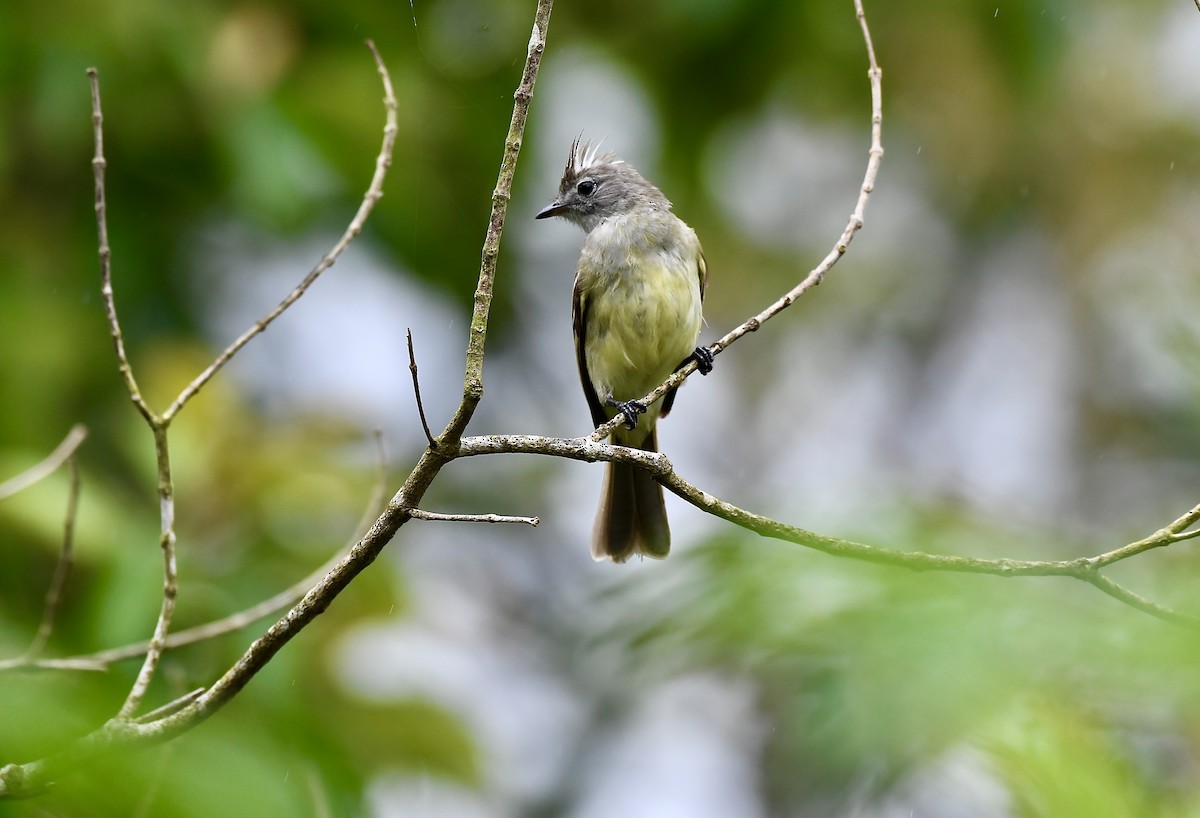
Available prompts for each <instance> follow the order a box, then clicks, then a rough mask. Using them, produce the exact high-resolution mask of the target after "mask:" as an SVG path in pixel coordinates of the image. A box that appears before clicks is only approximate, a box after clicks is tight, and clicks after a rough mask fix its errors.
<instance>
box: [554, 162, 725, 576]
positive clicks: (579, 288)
mask: <svg viewBox="0 0 1200 818" xmlns="http://www.w3.org/2000/svg"><path fill="white" fill-rule="evenodd" d="M550 216H562V217H564V218H566V219H568V220H569V221H572V222H574V223H575V224H577V225H579V226H580V227H581V228H583V230H584V232H585V233H586V234H587V235H586V237H585V239H584V242H583V249H582V251H581V253H580V256H579V265H578V267H577V269H576V275H575V290H574V298H573V300H572V313H573V317H574V329H575V353H576V358H577V360H578V363H579V377H580V380H581V381H582V383H583V392H584V395H585V396H586V398H587V402H588V407H589V408H590V409H591V413H592V422H593V423H595V424H596V425H600V424H601V423H604V422H605V421H607V420H609V419H610V418H612V417H614V416H616V415H617V414H618V413H621V414H623V415H624V416H625V419H626V423H625V425H624V426H623V427H618V428H617V431H616V432H614V433H613V436H612V439H613V441H614V442H615V443H618V444H620V445H623V446H630V447H635V448H640V449H643V450H645V451H657V450H658V436H657V434H656V430H655V424H656V422H657V420H658V418H659V417H661V416H665V415H666V414H667V412H668V411H670V408H671V404H672V403H673V401H674V399H675V393H674V391H671V392H670V393H668V394H667V395H666V397H665V398H663V399H662V400H660V401H656V402H655V403H653V404H651V405H650V406H642V405H641V404H639V403H637V399H638V398H641V397H643V396H644V395H646V394H647V393H648V392H650V391H651V390H652V389H654V387H656V386H658V385H659V384H660V383H662V382H663V381H664V380H666V379H667V377H668V376H669V375H670V374H671V373H672V372H673V371H674V370H675V369H677V368H678V367H679V366H680V365H681V364H683V363H684V362H685V361H687V359H688V358H689V357H691V356H692V355H693V354H697V355H698V358H699V360H700V362H701V366H702V371H707V369H708V365H709V364H710V363H711V360H712V358H711V355H708V354H707V352H706V351H705V350H696V341H697V339H698V338H699V335H700V326H701V323H702V317H701V304H702V301H703V298H704V289H705V286H706V284H707V281H708V269H707V266H706V265H705V262H704V254H703V252H701V249H700V241H699V240H698V239H697V238H696V233H695V231H693V230H692V229H691V228H690V227H688V226H687V225H686V224H684V223H683V221H681V220H680V219H679V218H678V217H677V216H675V215H674V214H673V213H671V203H670V201H668V200H667V198H666V197H665V196H664V195H663V194H662V192H661V191H660V190H659V189H658V188H656V187H655V186H654V185H652V184H650V183H649V182H647V181H646V180H645V179H644V178H642V175H641V174H640V173H638V172H637V171H636V170H634V168H633V167H631V166H630V165H627V164H625V163H624V162H622V161H621V160H619V159H617V158H615V157H614V156H613V155H612V154H611V153H606V154H603V155H600V154H599V153H598V151H597V150H596V149H594V148H593V147H592V146H591V145H590V144H584V145H580V144H579V140H578V139H576V140H575V141H574V142H573V143H572V145H571V153H570V156H569V158H568V160H567V166H566V169H565V171H564V172H563V176H562V181H561V183H560V184H559V190H558V197H557V198H556V199H555V200H554V202H552V203H551V204H550V205H549V206H547V207H546V208H545V209H543V210H542V211H541V212H540V213H538V214H537V218H539V219H544V218H547V217H550ZM639 415H641V417H640V418H639ZM670 549H671V532H670V529H669V528H668V526H667V514H666V508H665V507H664V505H663V495H662V487H661V486H660V485H659V484H658V483H657V482H655V480H654V479H653V478H652V477H651V476H650V475H649V473H647V472H646V471H644V470H642V469H637V468H634V467H633V466H629V465H626V464H622V463H609V464H608V466H607V467H606V471H605V480H604V492H603V495H602V497H601V501H600V510H599V512H598V513H597V515H596V525H595V528H594V530H593V534H592V556H593V557H594V558H595V559H597V560H603V559H611V560H612V561H613V562H625V561H626V560H627V559H629V557H630V556H631V555H633V554H645V555H646V556H650V557H656V558H659V559H661V558H663V557H665V556H667V554H668V552H669V551H670Z"/></svg>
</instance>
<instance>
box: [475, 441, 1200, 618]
mask: <svg viewBox="0 0 1200 818" xmlns="http://www.w3.org/2000/svg"><path fill="white" fill-rule="evenodd" d="M455 454H456V456H458V457H474V456H477V455H485V454H541V455H548V456H551V457H564V458H568V459H571V460H582V461H586V462H589V463H592V462H595V461H598V460H604V461H613V462H619V463H629V464H630V465H634V466H637V467H639V468H643V469H646V470H647V471H649V472H650V473H651V474H653V475H654V478H655V479H656V480H658V482H660V483H662V485H663V486H665V487H666V488H667V489H669V490H670V491H671V492H673V493H674V494H676V495H678V496H679V497H681V498H683V499H684V500H686V501H687V502H689V503H691V504H692V505H694V506H695V507H696V508H698V509H700V510H702V511H705V512H708V513H709V514H712V515H714V516H717V517H720V518H721V519H723V520H727V521H728V522H731V523H733V524H734V525H736V526H739V527H740V528H744V529H746V530H747V531H753V532H755V533H756V534H760V535H762V536H764V537H770V538H771V539H776V540H784V541H786V542H791V543H795V544H797V545H802V546H804V547H806V548H811V549H813V550H815V551H820V552H822V553H825V554H829V555H831V556H835V557H846V558H849V559H855V560H861V561H863V562H873V563H876V564H878V565H890V566H893V567H896V568H907V569H908V570H910V571H947V572H953V573H962V574H990V575H993V576H1001V577H1070V578H1072V579H1077V580H1080V581H1082V582H1087V583H1088V584H1090V585H1093V586H1095V587H1096V588H1098V589H1099V590H1101V591H1103V592H1104V593H1106V594H1108V595H1109V596H1111V597H1113V598H1114V599H1118V600H1120V601H1121V602H1124V603H1125V604H1127V605H1130V606H1131V607H1134V608H1137V609H1138V610H1140V611H1143V612H1144V613H1148V614H1150V615H1151V616H1156V617H1158V618H1159V619H1164V620H1166V621H1168V622H1174V623H1176V624H1181V625H1187V626H1189V627H1194V628H1200V615H1195V614H1190V613H1184V612H1181V611H1176V610H1173V609H1171V608H1167V607H1164V606H1162V605H1158V604H1156V603H1154V602H1150V601H1149V600H1147V599H1145V598H1143V597H1141V596H1139V595H1138V594H1136V593H1134V592H1133V591H1130V590H1129V589H1128V588H1125V587H1124V586H1122V585H1120V584H1118V583H1116V582H1114V581H1113V580H1111V579H1109V578H1108V577H1106V576H1104V575H1102V574H1101V573H1100V569H1101V568H1103V567H1105V566H1108V565H1111V564H1113V563H1114V562H1118V561H1120V560H1123V559H1127V558H1129V557H1132V556H1134V555H1136V554H1140V553H1142V552H1143V551H1146V550H1148V549H1150V548H1159V547H1163V546H1167V545H1171V544H1172V543H1173V542H1175V541H1176V540H1175V539H1173V538H1174V537H1176V536H1178V535H1177V534H1176V533H1174V532H1175V530H1176V529H1177V528H1179V527H1180V526H1185V527H1186V525H1189V524H1190V523H1191V522H1194V521H1195V519H1196V518H1197V517H1200V506H1197V507H1196V508H1194V509H1192V510H1191V511H1189V512H1188V513H1187V514H1185V515H1183V516H1182V517H1180V518H1179V519H1178V520H1176V521H1175V522H1174V523H1172V524H1171V525H1169V526H1167V527H1166V528H1164V529H1162V530H1161V531H1158V532H1156V533H1155V534H1152V535H1151V536H1150V537H1147V538H1146V539H1144V540H1138V541H1137V542H1135V543H1130V544H1129V545H1126V546H1122V547H1121V548H1117V549H1114V550H1112V551H1108V552H1105V553H1103V554H1099V555H1097V556H1094V557H1081V558H1077V559H1072V560H1014V559H1003V558H1001V559H982V558H979V557H962V556H956V555H953V554H927V553H925V552H922V551H899V550H896V549H892V548H883V547H880V546H876V545H866V544H864V543H857V542H853V541H851V540H842V539H838V538H836V537H829V536H826V535H823V534H817V533H815V532H812V531H808V530H807V529H803V528H798V527H796V526H793V525H788V524H787V523H783V522H780V521H778V520H773V519H771V518H769V517H764V516H762V515H760V514H755V513H753V512H751V511H747V510H746V509H743V508H739V507H738V506H735V505H733V504H732V503H727V502H725V501H724V500H722V499H720V498H719V497H716V496H714V495H712V494H709V493H708V492H706V491H703V490H702V489H700V488H698V487H697V486H695V485H693V484H692V483H689V482H688V481H687V480H685V479H684V478H683V477H681V476H680V475H679V474H678V473H676V471H675V468H674V467H673V466H672V465H671V461H670V460H669V459H667V457H666V455H664V454H662V453H660V452H646V451H642V450H641V449H628V448H625V447H623V446H614V445H611V444H607V443H599V442H597V441H594V440H592V439H591V438H590V437H582V438H554V437H540V436H537V435H484V436H480V437H469V438H464V439H463V440H462V442H461V444H460V445H459V447H458V450H457V452H456V453H455Z"/></svg>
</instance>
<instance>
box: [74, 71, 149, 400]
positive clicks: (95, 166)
mask: <svg viewBox="0 0 1200 818" xmlns="http://www.w3.org/2000/svg"><path fill="white" fill-rule="evenodd" d="M87 75H88V81H89V82H90V84H91V88H92V136H93V139H94V140H95V143H96V153H95V155H94V156H93V158H92V175H93V176H94V177H95V187H96V230H97V232H98V234H99V241H98V250H97V252H98V253H99V256H100V295H101V296H102V297H103V298H104V314H105V316H106V317H107V319H108V333H109V335H110V336H112V342H113V349H114V350H115V351H116V353H117V368H118V369H119V370H120V373H121V377H122V378H123V379H124V381H125V388H126V389H127V390H128V391H129V398H130V400H132V401H133V405H134V406H136V407H137V408H138V411H139V412H141V413H142V417H144V418H145V419H146V420H147V422H149V423H151V424H154V423H155V422H157V418H156V416H155V414H154V413H153V412H152V411H150V407H149V406H147V405H146V401H145V400H144V399H143V398H142V393H141V391H140V390H139V389H138V385H137V379H136V378H134V376H133V368H132V367H131V366H130V365H129V357H128V356H127V355H126V354H125V338H124V335H122V333H121V322H120V321H118V320H117V302H116V300H115V298H114V296H113V288H112V248H111V247H110V246H109V244H108V206H107V204H106V197H105V194H104V172H105V170H106V169H107V168H108V161H107V160H106V159H105V158H104V114H103V112H102V110H101V108H100V75H99V73H98V72H97V70H96V69H95V68H89V69H88V70H87Z"/></svg>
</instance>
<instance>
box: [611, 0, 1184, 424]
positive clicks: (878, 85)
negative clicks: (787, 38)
mask: <svg viewBox="0 0 1200 818" xmlns="http://www.w3.org/2000/svg"><path fill="white" fill-rule="evenodd" d="M1197 2H1200V0H1197ZM854 10H855V13H856V15H857V17H858V24H859V27H860V28H861V29H862V36H863V42H864V43H865V44H866V49H867V61H868V64H869V66H870V68H869V70H868V71H867V78H868V79H869V80H870V83H871V146H870V148H869V149H868V150H867V169H866V172H865V173H864V174H863V182H862V186H861V187H860V188H859V193H858V200H857V202H855V205H854V212H853V213H851V214H850V220H849V221H848V222H847V223H846V227H845V229H843V230H842V234H841V235H840V236H839V237H838V240H837V241H836V242H835V243H834V245H833V248H832V249H831V250H830V251H829V252H828V253H827V254H826V256H825V258H823V259H822V260H821V263H820V264H818V265H817V266H816V267H814V268H813V269H812V270H811V271H810V272H809V273H808V275H806V276H805V277H804V279H803V280H802V281H801V282H800V283H799V284H797V285H796V286H795V287H793V288H792V289H791V290H789V291H788V292H787V293H785V294H784V295H783V296H781V297H780V298H779V299H777V300H776V301H775V302H774V303H773V304H771V305H770V306H769V307H767V308H766V309H764V310H763V311H762V312H760V313H759V314H758V315H755V316H753V317H751V318H748V319H746V320H745V321H744V322H742V324H741V325H740V326H738V327H736V328H735V329H733V330H730V331H729V332H728V333H727V334H726V335H724V336H723V337H722V338H720V339H719V340H717V341H715V342H713V344H712V345H711V346H709V348H708V349H709V351H710V352H712V354H713V355H714V356H717V355H720V354H721V352H722V351H723V350H725V349H728V348H729V346H730V345H731V344H732V343H733V342H734V341H736V340H738V339H739V338H741V337H742V336H744V335H746V334H748V333H751V332H756V331H757V330H758V329H759V327H761V326H762V325H763V324H765V323H766V322H767V321H769V320H770V319H772V318H774V317H775V316H776V315H778V314H779V313H781V312H783V311H784V310H785V309H787V308H788V307H790V306H791V305H792V304H793V303H795V302H796V300H797V299H798V298H800V296H802V295H804V294H805V293H806V292H808V291H809V290H811V289H812V288H813V287H816V286H817V285H818V284H820V283H821V282H822V281H823V280H824V279H825V275H826V274H827V273H828V272H829V271H830V270H831V269H833V266H834V265H835V264H837V263H838V260H839V259H841V257H842V256H844V255H845V254H846V251H847V250H848V249H849V248H850V242H852V241H853V240H854V236H855V235H857V233H858V231H859V230H861V229H862V226H863V218H864V214H865V212H866V209H867V202H868V200H870V198H871V193H872V192H873V191H874V190H875V177H876V176H878V175H879V164H880V162H881V161H882V160H883V72H882V70H881V69H880V68H879V63H878V62H876V60H875V46H874V44H873V43H872V42H871V31H870V29H869V28H868V27H867V15H866V13H865V12H864V11H863V7H862V0H854ZM695 371H696V362H695V361H689V362H688V363H686V364H685V365H683V366H681V367H680V368H679V369H678V370H676V371H675V373H674V374H672V375H671V377H670V378H668V379H667V380H666V381H664V382H663V383H662V384H661V385H660V386H658V387H657V388H656V389H655V390H654V391H652V392H651V393H650V394H648V395H646V397H644V398H642V399H640V400H639V401H638V402H639V403H642V404H644V405H646V406H649V405H650V404H651V403H653V402H654V401H656V400H658V399H659V398H661V397H662V396H663V395H665V394H667V392H669V391H670V390H672V389H674V388H676V387H677V386H679V385H680V384H681V383H683V382H684V381H685V380H686V379H687V377H688V376H689V375H691V374H692V373H693V372H695ZM622 422H623V418H622V417H621V415H619V414H618V415H617V416H615V417H613V418H612V419H611V420H609V421H608V422H607V423H604V424H602V425H600V426H598V427H596V430H595V431H594V432H592V434H591V435H590V437H591V439H592V440H604V439H606V438H607V437H608V436H609V435H611V434H612V433H613V430H614V429H616V428H617V426H618V425H620V424H621V423H622Z"/></svg>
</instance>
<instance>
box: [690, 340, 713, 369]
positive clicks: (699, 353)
mask: <svg viewBox="0 0 1200 818" xmlns="http://www.w3.org/2000/svg"><path fill="white" fill-rule="evenodd" d="M692 358H693V360H695V361H696V369H699V370H700V374H701V375H707V374H708V373H709V372H712V369H713V354H712V351H711V350H709V348H708V347H696V351H695V352H693V353H692Z"/></svg>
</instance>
